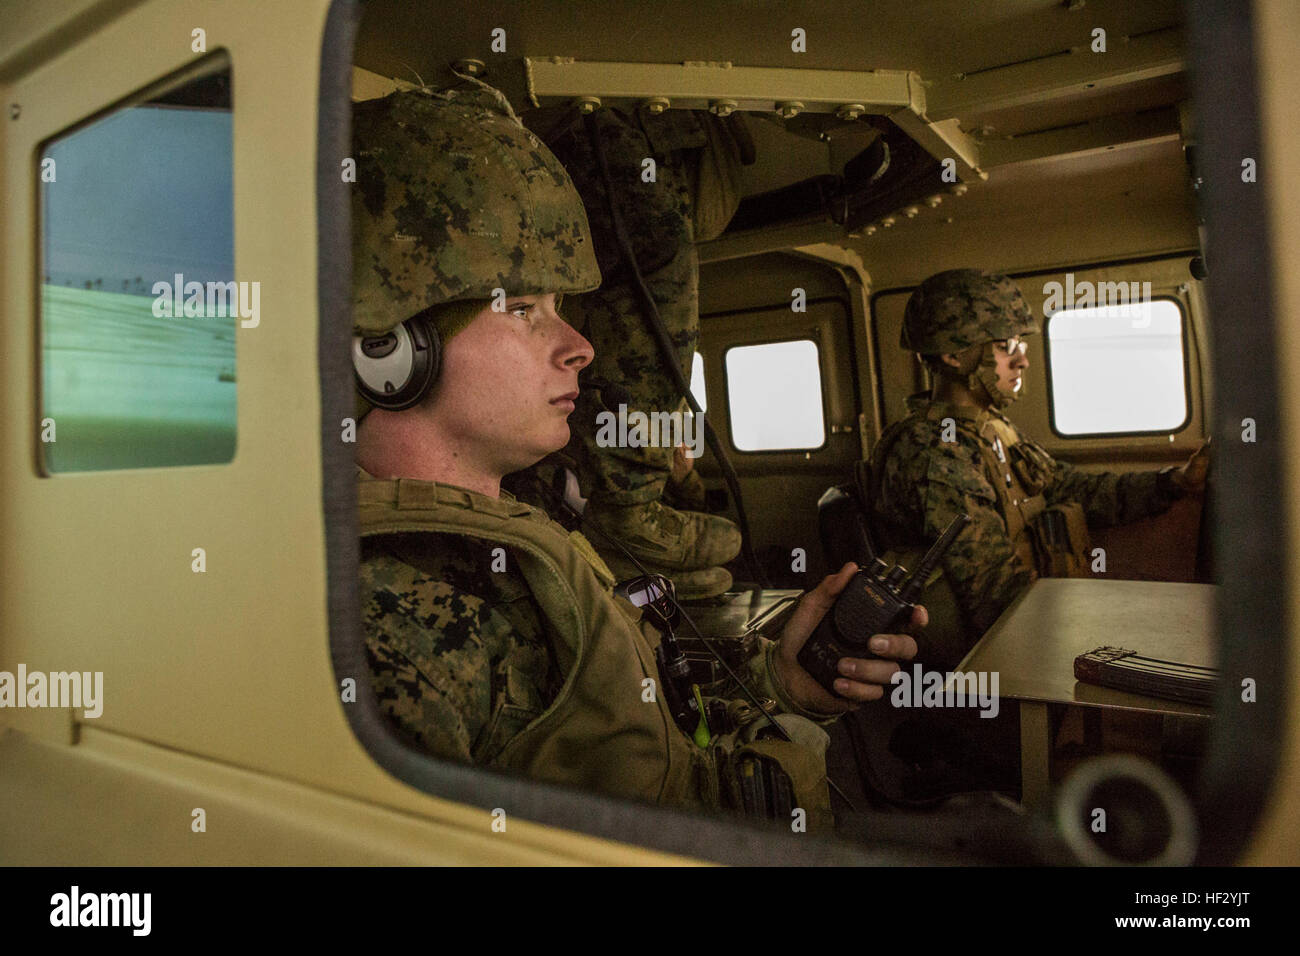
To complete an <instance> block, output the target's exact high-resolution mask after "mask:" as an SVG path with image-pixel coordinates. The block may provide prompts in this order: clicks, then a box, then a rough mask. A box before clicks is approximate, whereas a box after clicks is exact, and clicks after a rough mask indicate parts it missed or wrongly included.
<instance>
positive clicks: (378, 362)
mask: <svg viewBox="0 0 1300 956" xmlns="http://www.w3.org/2000/svg"><path fill="white" fill-rule="evenodd" d="M441 366H442V340H441V338H440V337H439V335H438V330H437V329H436V328H435V327H434V326H433V325H432V324H430V323H429V322H428V320H427V319H426V318H425V317H424V316H423V315H415V316H412V317H411V318H409V319H407V320H406V321H405V322H403V323H402V324H401V325H399V326H398V327H397V328H395V329H393V330H392V331H391V332H389V333H387V334H386V335H379V336H361V335H354V336H353V337H352V368H353V372H354V373H355V374H354V378H355V381H356V387H357V391H359V392H360V393H361V396H362V397H363V398H364V399H365V400H366V401H368V402H369V403H370V404H371V405H374V406H375V407H376V408H383V409H387V410H388V411H392V412H398V411H401V410H402V409H405V408H410V407H411V406H413V405H416V404H418V403H419V402H420V401H421V400H422V399H423V398H424V397H425V395H427V394H428V393H429V389H430V388H432V387H433V383H434V382H435V381H436V380H437V378H438V371H439V369H440V368H441Z"/></svg>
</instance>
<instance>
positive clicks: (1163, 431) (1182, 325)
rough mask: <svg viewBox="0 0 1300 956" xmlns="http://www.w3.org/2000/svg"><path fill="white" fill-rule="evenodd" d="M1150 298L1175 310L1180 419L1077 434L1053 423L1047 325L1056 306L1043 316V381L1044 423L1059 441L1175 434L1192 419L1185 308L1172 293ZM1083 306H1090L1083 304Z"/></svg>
mask: <svg viewBox="0 0 1300 956" xmlns="http://www.w3.org/2000/svg"><path fill="white" fill-rule="evenodd" d="M1151 302H1153V303H1155V302H1172V303H1173V304H1174V307H1175V308H1176V309H1177V310H1178V341H1179V345H1180V347H1181V351H1182V359H1183V361H1182V368H1183V420H1182V421H1181V422H1179V423H1178V424H1177V425H1176V426H1174V427H1173V428H1155V429H1144V430H1139V431H1109V432H1081V433H1078V434H1073V435H1072V434H1069V433H1068V432H1062V431H1061V430H1060V429H1059V428H1057V427H1056V390H1055V383H1054V382H1053V380H1052V339H1051V335H1050V332H1049V330H1050V329H1051V325H1052V320H1053V319H1055V318H1056V317H1057V316H1058V315H1060V314H1061V312H1064V311H1066V310H1065V309H1060V310H1058V311H1056V312H1053V313H1052V314H1051V315H1047V316H1044V317H1043V366H1044V368H1043V382H1044V385H1045V386H1046V389H1047V425H1048V427H1049V428H1050V429H1051V430H1052V435H1053V436H1055V437H1056V438H1059V439H1061V440H1062V441H1087V440H1092V439H1103V438H1156V437H1159V436H1162V435H1177V434H1179V433H1180V432H1182V431H1185V430H1186V429H1187V427H1188V426H1189V425H1190V424H1191V423H1192V418H1193V417H1194V411H1195V410H1194V408H1193V406H1192V373H1191V360H1190V355H1189V352H1190V348H1189V343H1188V336H1187V309H1186V308H1185V306H1184V305H1183V301H1182V300H1181V299H1180V298H1178V297H1177V296H1173V295H1167V294H1166V295H1155V296H1152V297H1151ZM1084 308H1090V307H1089V306H1085V307H1084Z"/></svg>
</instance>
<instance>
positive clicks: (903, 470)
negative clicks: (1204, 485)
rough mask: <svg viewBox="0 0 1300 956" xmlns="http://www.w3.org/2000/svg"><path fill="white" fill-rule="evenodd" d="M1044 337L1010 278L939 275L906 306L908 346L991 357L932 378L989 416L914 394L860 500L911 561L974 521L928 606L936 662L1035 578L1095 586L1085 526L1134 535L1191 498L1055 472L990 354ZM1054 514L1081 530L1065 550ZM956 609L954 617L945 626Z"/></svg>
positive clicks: (1105, 477)
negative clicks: (1070, 578) (1146, 521)
mask: <svg viewBox="0 0 1300 956" xmlns="http://www.w3.org/2000/svg"><path fill="white" fill-rule="evenodd" d="M1037 331H1038V324H1037V323H1036V322H1035V321H1034V318H1033V315H1032V314H1031V313H1030V311H1029V307H1028V305H1027V304H1026V303H1025V301H1024V299H1023V297H1022V296H1021V295H1020V290H1019V289H1018V288H1016V285H1015V283H1014V282H1012V281H1011V280H1010V279H1009V278H1007V277H1006V276H1002V275H987V274H984V273H980V272H978V271H976V270H973V269H954V270H951V271H948V272H942V273H938V274H937V275H934V276H931V277H930V278H928V279H926V280H925V282H923V283H921V285H920V286H919V287H918V288H917V290H916V292H915V293H913V295H912V297H911V298H910V299H909V300H908V303H907V307H906V310H905V313H904V321H903V330H902V336H901V340H900V345H901V346H902V347H903V348H905V349H908V350H910V351H915V352H919V353H921V354H922V355H926V356H938V355H942V354H960V353H963V352H964V351H966V350H968V349H971V348H973V347H976V346H983V349H982V353H981V355H980V364H979V365H978V366H977V367H976V368H975V370H974V371H972V372H970V373H965V372H963V371H959V370H955V369H951V368H949V367H946V366H940V365H935V366H933V370H934V371H935V373H936V374H939V375H947V376H951V377H952V378H954V379H962V378H964V380H965V381H964V384H965V385H966V387H967V388H968V389H969V391H970V393H971V394H972V395H973V396H975V398H976V399H977V400H979V399H980V398H983V399H984V400H985V402H986V405H987V407H986V408H983V409H980V408H976V407H971V406H966V407H963V406H957V405H951V404H946V403H943V402H939V401H933V400H931V399H930V396H929V395H927V394H924V393H923V394H921V395H916V396H913V397H912V398H911V399H909V400H908V410H909V412H910V415H909V416H908V417H907V418H906V419H904V420H903V421H901V422H898V423H896V424H894V425H892V426H890V427H889V428H888V429H886V431H885V433H884V434H883V435H881V437H880V441H879V442H878V443H877V445H876V447H875V449H874V450H873V452H872V456H871V467H870V469H869V471H870V475H871V487H870V488H868V489H864V491H865V493H866V498H867V501H868V506H869V509H870V512H871V517H872V524H873V526H874V530H875V532H876V534H877V536H878V537H879V538H880V542H879V543H880V544H881V545H882V546H883V547H884V548H885V549H887V550H889V551H891V552H892V555H891V557H894V558H895V559H897V558H898V557H899V556H901V555H902V554H904V553H906V554H907V555H908V557H909V558H911V560H915V557H916V556H917V555H919V553H920V551H921V550H922V549H923V548H924V547H925V546H926V545H928V544H929V543H930V542H932V541H933V540H934V539H935V538H937V537H938V536H939V534H940V533H941V532H942V531H943V530H944V528H946V527H947V525H948V524H949V522H951V521H952V519H953V518H954V517H955V516H956V515H958V514H961V513H965V514H967V515H969V516H970V518H971V522H970V524H969V525H967V526H966V528H965V529H964V530H963V531H962V533H961V534H960V535H959V536H958V538H957V541H956V543H955V544H954V545H953V546H952V548H951V549H950V550H949V551H948V553H947V555H946V556H945V558H944V561H943V584H944V585H945V586H946V588H947V589H948V590H947V591H942V590H941V591H938V592H930V591H927V597H928V598H929V599H928V600H927V599H925V598H923V603H925V604H926V605H927V607H929V606H931V605H932V604H933V605H934V606H935V608H936V609H937V610H938V611H939V614H938V615H933V614H932V621H933V624H934V625H936V626H932V627H931V628H930V629H929V631H928V632H927V640H928V641H930V642H931V650H930V652H929V653H926V652H925V651H924V649H923V656H928V657H929V658H930V659H931V661H934V662H935V663H940V662H941V663H944V664H955V663H956V662H957V660H958V659H959V658H960V657H961V656H962V654H963V653H964V651H965V650H968V649H969V647H970V646H971V645H972V644H973V643H974V642H975V641H976V640H978V638H979V637H980V636H981V635H982V634H983V633H984V631H985V630H987V629H988V627H989V626H990V625H991V624H992V623H993V622H994V621H995V620H996V619H997V617H998V615H999V614H1001V613H1002V611H1003V610H1004V609H1005V608H1006V606H1007V605H1008V604H1009V603H1010V602H1011V600H1012V599H1013V598H1014V597H1015V596H1016V594H1018V593H1019V592H1020V591H1021V590H1022V589H1023V588H1024V587H1025V586H1026V585H1028V584H1029V583H1030V581H1032V580H1033V578H1034V577H1035V576H1037V575H1039V574H1063V575H1076V576H1086V575H1087V573H1088V565H1087V560H1088V559H1087V557H1086V555H1087V550H1088V544H1087V540H1086V539H1087V528H1086V525H1085V524H1084V522H1085V520H1086V523H1087V524H1092V525H1096V526H1099V527H1106V526H1111V525H1116V524H1125V523H1128V522H1130V521H1136V520H1137V519H1139V518H1144V517H1147V516H1150V515H1155V514H1159V513H1161V512H1163V511H1165V510H1166V509H1167V508H1168V507H1169V506H1170V505H1171V504H1172V503H1173V502H1174V501H1175V500H1176V499H1177V498H1179V497H1181V494H1182V493H1181V492H1180V491H1179V490H1178V489H1177V488H1176V487H1175V486H1174V483H1173V482H1172V480H1171V479H1170V478H1169V477H1168V475H1167V474H1166V472H1167V471H1168V469H1166V470H1165V472H1148V473H1133V474H1125V475H1115V474H1093V473H1087V472H1083V471H1079V470H1078V469H1076V468H1073V467H1071V466H1069V465H1067V464H1064V463H1062V462H1058V461H1056V460H1054V459H1053V458H1052V457H1051V456H1050V455H1049V454H1047V452H1046V451H1044V450H1043V448H1042V447H1041V446H1039V445H1037V444H1036V443H1034V442H1032V441H1030V440H1029V439H1027V438H1025V437H1024V436H1022V435H1021V434H1020V432H1019V430H1018V429H1017V428H1016V427H1015V425H1013V424H1012V423H1011V421H1010V420H1009V419H1007V418H1006V417H1005V416H1004V415H1003V414H1002V413H1001V412H1000V411H999V409H1000V408H1003V407H1005V406H1006V405H1008V404H1010V403H1011V401H1013V400H1014V399H1015V397H1016V396H1015V395H1007V394H1004V393H1002V392H1001V391H999V390H998V388H997V380H998V379H997V372H996V358H995V356H994V352H993V345H992V343H993V342H995V341H1001V340H1005V339H1010V338H1016V337H1019V336H1023V335H1028V334H1033V333H1035V332H1037ZM945 437H947V438H949V439H951V440H948V441H945V440H944V438H945ZM1048 511H1053V512H1055V514H1054V515H1052V517H1054V518H1059V519H1061V520H1060V522H1059V523H1058V524H1065V523H1067V522H1068V523H1069V524H1070V525H1072V527H1069V528H1068V530H1066V531H1064V532H1062V534H1061V535H1060V537H1062V538H1064V539H1066V541H1065V543H1064V544H1061V543H1060V542H1057V541H1051V542H1049V540H1048V539H1049V538H1055V537H1057V535H1050V534H1049V533H1048V529H1047V528H1046V527H1045V526H1044V522H1043V521H1042V518H1043V516H1044V514H1045V513H1046V512H1048ZM1062 552H1065V553H1064V554H1063V553H1062ZM932 583H933V582H932ZM945 597H947V598H949V599H948V600H945ZM954 602H955V604H956V607H955V609H951V607H950V606H951V604H952V603H954ZM945 605H948V607H945ZM952 610H955V612H956V615H957V619H956V620H952V619H948V620H945V617H947V616H949V615H950V614H951V611H952ZM936 617H937V618H938V619H937V620H935V618H936Z"/></svg>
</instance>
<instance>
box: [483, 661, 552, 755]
mask: <svg viewBox="0 0 1300 956" xmlns="http://www.w3.org/2000/svg"><path fill="white" fill-rule="evenodd" d="M492 684H493V699H494V700H496V702H497V704H496V707H495V708H494V709H493V711H492V716H491V718H490V719H489V720H488V724H487V726H486V727H485V728H484V729H483V731H482V734H483V736H482V740H483V743H482V745H481V746H475V748H474V750H475V752H476V753H477V754H479V759H481V760H485V761H487V760H491V759H492V758H494V757H495V756H496V755H497V754H498V753H500V752H501V749H502V748H503V747H504V746H505V745H506V744H507V743H509V741H510V740H511V739H513V738H514V737H516V736H517V735H518V734H519V733H520V732H521V731H522V730H523V729H524V728H525V727H527V726H528V725H529V724H531V723H532V722H533V721H535V720H536V719H537V718H538V717H540V716H542V712H543V711H544V710H545V709H546V702H545V701H544V700H542V696H541V693H540V692H539V691H538V690H537V688H536V686H535V685H534V684H533V682H532V681H531V680H529V679H528V677H527V675H525V674H524V672H523V671H521V670H519V668H517V667H513V666H511V664H510V662H509V659H508V658H507V659H506V660H503V661H502V662H501V663H500V664H498V665H497V669H496V672H495V673H493V675H492Z"/></svg>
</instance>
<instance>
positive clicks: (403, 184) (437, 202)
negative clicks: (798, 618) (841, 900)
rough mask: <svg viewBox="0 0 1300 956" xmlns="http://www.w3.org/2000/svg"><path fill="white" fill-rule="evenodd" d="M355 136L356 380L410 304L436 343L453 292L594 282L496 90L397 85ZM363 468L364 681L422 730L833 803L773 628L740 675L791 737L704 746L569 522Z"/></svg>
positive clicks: (647, 783)
mask: <svg viewBox="0 0 1300 956" xmlns="http://www.w3.org/2000/svg"><path fill="white" fill-rule="evenodd" d="M503 114H508V115H509V117H510V118H509V120H507V119H506V118H505V116H503ZM353 129H354V135H355V137H356V144H355V145H356V155H357V174H358V185H357V188H356V190H355V191H354V197H353V198H354V201H353V219H354V226H353V244H354V256H353V261H354V267H355V271H354V290H353V291H354V296H353V298H354V301H353V306H354V319H355V324H356V328H355V332H356V335H357V338H356V340H354V350H353V361H354V364H356V367H357V373H358V378H359V382H361V381H363V380H362V379H361V376H362V371H363V368H364V369H365V370H366V372H367V373H368V372H369V371H370V369H371V366H370V365H363V363H364V362H369V361H371V360H372V355H371V352H367V351H366V350H365V348H366V346H368V345H369V346H373V345H374V342H373V340H374V339H375V338H386V337H387V333H388V332H390V331H391V330H393V329H394V328H395V327H396V326H398V325H400V324H403V323H410V320H411V319H412V317H413V316H416V315H419V316H422V317H423V318H421V319H420V320H419V321H421V322H423V321H426V320H427V321H428V322H429V323H430V324H431V325H432V327H433V328H435V329H437V330H438V331H439V332H440V334H441V336H442V337H443V338H444V340H445V339H447V338H450V337H452V336H454V335H455V334H456V332H457V330H458V329H459V328H462V327H463V326H464V324H465V323H466V322H467V321H470V320H471V317H472V314H473V311H474V310H473V308H471V307H464V308H462V307H461V303H464V302H466V301H467V300H475V299H481V298H492V297H493V293H494V290H495V289H497V288H503V289H504V290H505V291H506V293H507V294H508V295H509V294H525V293H548V292H557V293H558V292H567V293H577V292H582V291H586V290H590V289H592V288H594V287H595V286H596V285H597V284H598V282H599V279H600V276H599V273H598V271H597V267H596V260H595V256H594V254H593V252H592V243H591V242H590V236H589V232H588V226H587V221H586V217H585V213H584V211H583V208H582V205H581V203H580V202H579V199H578V196H577V194H576V192H575V191H574V189H573V187H572V185H571V183H570V182H569V179H568V177H567V175H566V174H565V172H564V170H563V168H562V167H561V166H560V165H559V163H558V162H557V161H556V160H555V158H554V157H553V156H552V155H551V154H550V153H549V151H547V149H546V148H545V146H543V145H541V143H540V140H538V139H537V137H536V136H534V135H532V134H530V133H528V132H527V131H526V130H524V129H523V128H522V127H521V126H519V124H518V123H517V121H515V120H514V118H513V114H510V111H509V106H508V104H506V103H505V102H504V100H503V99H502V98H501V97H500V94H499V93H497V92H496V91H494V90H491V88H489V87H486V85H484V84H481V83H478V82H477V81H472V82H468V83H467V86H466V87H465V88H459V89H456V90H449V91H443V92H440V93H433V94H427V93H407V94H394V95H393V96H390V97H387V98H385V99H384V100H380V101H375V102H371V103H362V104H359V105H358V106H357V107H356V109H355V111H354V125H353ZM430 310H432V311H430ZM389 354H392V353H384V355H381V356H379V358H380V359H381V360H382V359H386V358H387V356H388V355H389ZM688 354H689V353H688ZM383 374H387V372H386V371H385V372H384V373H383ZM394 374H396V373H394ZM366 383H367V385H368V380H367V382H366ZM385 392H387V389H385ZM426 394H427V393H426ZM380 397H383V396H380ZM418 400H419V401H421V402H422V401H423V398H419V399H418ZM363 411H364V409H363ZM374 414H379V413H374ZM382 414H384V415H403V414H414V413H413V412H407V411H404V410H402V409H401V408H394V409H393V410H391V411H387V410H386V411H385V412H383V413H382ZM361 434H362V435H363V436H364V435H365V434H367V431H366V425H365V423H363V428H362V431H361ZM359 478H360V481H359V487H358V496H359V498H358V506H359V526H360V530H361V535H362V538H363V545H362V562H361V567H360V594H361V604H362V609H363V619H364V630H365V638H366V646H367V652H368V656H369V661H370V664H371V670H372V674H371V678H372V686H373V688H374V690H375V692H376V695H377V697H378V700H379V703H380V706H381V709H382V711H383V712H384V713H385V714H386V715H387V716H388V718H389V719H390V720H391V721H392V722H393V723H394V724H395V726H396V727H397V729H398V731H399V732H400V733H401V734H402V735H403V736H405V737H406V739H407V740H409V741H410V742H412V743H413V744H414V745H416V746H418V747H420V748H422V749H423V750H425V751H427V752H429V753H432V754H435V755H437V756H440V757H444V758H449V759H454V760H460V761H464V762H469V763H474V764H479V765H485V764H486V765H492V766H495V767H498V768H501V769H508V770H513V771H515V772H519V773H524V774H528V775H529V776H531V777H533V778H536V779H542V780H551V781H553V782H556V783H564V784H568V785H571V786H583V787H591V788H594V789H598V790H601V791H603V792H607V793H611V794H615V795H618V796H624V797H631V798H639V799H648V800H653V801H657V802H660V803H667V804H673V805H680V806H701V805H702V806H706V807H719V806H731V807H737V806H739V805H740V801H741V794H740V792H739V789H738V788H739V787H740V786H741V783H740V775H739V774H738V773H737V772H736V768H737V767H738V766H739V762H741V761H744V760H750V759H763V760H772V761H775V762H776V764H777V765H778V766H779V767H780V768H783V769H784V770H785V771H786V772H787V774H788V776H789V778H790V779H791V780H792V781H793V785H794V786H795V792H796V793H798V794H800V795H801V798H802V799H804V800H806V801H808V802H807V803H804V804H803V806H805V807H807V808H808V810H809V820H810V821H812V820H813V818H814V816H815V814H817V813H819V812H821V811H822V810H824V809H827V808H828V806H829V804H828V799H827V797H826V781H825V763H824V749H825V743H826V738H825V734H824V733H823V732H822V731H821V730H820V729H819V728H817V727H816V726H814V725H813V724H812V723H810V722H809V721H810V720H812V719H825V717H824V715H816V714H811V713H807V712H802V713H801V711H800V708H799V706H798V705H797V704H796V703H795V702H794V701H793V700H792V699H790V698H789V697H788V695H787V694H786V692H785V690H784V688H783V687H781V686H780V685H779V681H777V680H776V674H775V670H774V652H775V645H774V644H772V642H770V641H769V642H764V643H762V644H760V647H759V653H757V654H756V655H755V656H754V658H753V659H752V661H751V662H750V667H749V671H750V677H751V679H752V682H753V686H754V688H755V691H756V692H757V693H758V694H760V695H762V696H767V697H770V698H772V699H773V700H775V701H776V702H777V704H778V705H779V706H780V707H781V709H783V710H784V711H785V712H786V716H784V717H782V718H781V723H782V725H783V726H785V727H786V729H787V731H788V732H789V733H790V734H791V737H792V741H785V740H768V739H758V737H757V734H758V731H759V730H760V729H761V726H762V722H761V721H755V720H753V719H752V715H751V719H750V720H748V721H747V722H740V721H737V726H736V728H735V729H734V730H732V731H731V732H729V733H723V734H720V735H719V734H715V735H714V737H713V738H712V739H711V740H710V741H709V743H708V747H707V749H706V748H704V747H702V746H697V742H694V741H692V740H691V739H690V738H688V737H687V736H686V735H685V734H682V733H681V731H680V730H679V729H678V728H677V726H676V723H675V721H674V720H673V718H672V716H671V714H670V713H669V711H668V710H667V704H666V703H665V700H664V698H663V697H662V696H659V697H654V696H651V697H650V698H646V697H645V696H644V694H645V687H646V683H647V681H648V682H649V683H650V684H651V685H653V684H654V683H656V680H655V679H651V677H650V675H654V674H655V673H656V672H655V665H654V651H653V641H652V640H651V638H650V636H649V635H647V634H646V632H645V630H644V629H643V628H641V627H638V626H637V624H636V622H635V619H636V617H637V616H638V612H637V611H636V609H635V608H633V607H632V606H631V604H629V603H628V602H627V601H624V600H622V599H619V598H615V597H614V596H613V595H612V594H611V589H612V586H613V582H614V578H613V576H612V574H611V573H610V571H609V569H608V567H606V566H605V565H604V563H603V562H601V560H600V558H599V557H598V556H597V555H596V554H595V552H594V551H593V550H592V548H591V545H590V544H589V543H588V542H587V541H586V540H585V539H584V538H583V537H582V536H581V535H579V534H572V535H570V534H569V533H568V532H567V531H565V530H564V529H563V528H561V527H560V526H559V525H556V524H555V523H554V522H552V521H550V520H549V519H548V518H547V517H546V516H545V515H544V514H542V513H540V512H538V511H536V510H535V509H532V508H529V507H527V506H526V505H522V504H520V503H518V502H516V501H514V500H513V499H512V498H510V496H509V495H502V496H500V497H496V498H493V497H488V496H486V495H483V494H478V493H476V492H472V491H467V490H465V489H458V488H454V487H451V486H448V485H439V484H436V483H434V482H429V481H421V480H415V479H411V478H391V479H378V478H373V477H371V476H369V475H366V474H365V473H364V472H362V473H361V475H360V476H359ZM498 548H504V559H505V568H504V569H502V568H500V566H499V564H497V562H498V561H499V560H500V558H501V556H502V555H501V553H500V552H498V551H497V549H498ZM787 722H788V723H787ZM724 790H725V792H723V791H724Z"/></svg>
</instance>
